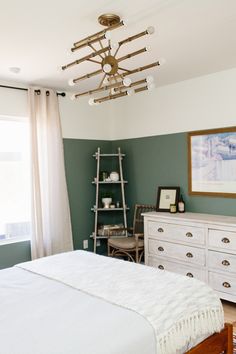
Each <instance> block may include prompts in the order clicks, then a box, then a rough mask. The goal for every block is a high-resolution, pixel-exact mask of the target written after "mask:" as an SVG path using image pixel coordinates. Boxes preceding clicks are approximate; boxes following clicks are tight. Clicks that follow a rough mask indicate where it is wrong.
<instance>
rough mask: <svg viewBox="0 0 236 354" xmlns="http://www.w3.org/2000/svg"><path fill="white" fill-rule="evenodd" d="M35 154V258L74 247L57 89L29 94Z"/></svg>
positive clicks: (33, 221)
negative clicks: (55, 90)
mask: <svg viewBox="0 0 236 354" xmlns="http://www.w3.org/2000/svg"><path fill="white" fill-rule="evenodd" d="M28 102H29V117H30V135H31V151H32V153H31V156H32V235H31V254H32V259H35V258H40V257H44V256H49V255H53V254H56V253H61V252H66V251H71V250H72V249H73V241H72V231H71V220H70V210H69V200H68V193H67V185H66V177H65V166H64V153H63V141H62V132H61V123H60V115H59V106H58V98H57V94H56V92H54V91H53V90H49V89H42V88H40V94H38V93H36V92H35V88H30V89H29V93H28Z"/></svg>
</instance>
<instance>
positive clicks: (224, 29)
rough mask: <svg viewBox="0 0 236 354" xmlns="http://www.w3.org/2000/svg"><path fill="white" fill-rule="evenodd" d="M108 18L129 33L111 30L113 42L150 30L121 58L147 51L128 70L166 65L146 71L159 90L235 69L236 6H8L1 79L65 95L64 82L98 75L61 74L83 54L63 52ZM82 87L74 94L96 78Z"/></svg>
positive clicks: (150, 0) (211, 1) (207, 1)
mask: <svg viewBox="0 0 236 354" xmlns="http://www.w3.org/2000/svg"><path fill="white" fill-rule="evenodd" d="M106 12H112V13H116V14H118V15H120V16H121V18H125V19H127V20H128V26H127V27H125V28H124V27H122V28H120V29H117V30H115V31H113V34H114V37H115V38H117V39H124V38H126V37H128V36H129V35H132V34H136V33H138V32H141V31H143V30H144V29H146V28H147V27H148V26H150V25H153V26H154V27H155V29H156V32H155V34H154V35H152V36H148V37H144V38H142V39H139V40H137V41H135V42H133V43H132V44H131V45H129V44H127V45H125V46H124V53H129V52H130V51H133V50H137V49H140V48H143V47H144V46H145V45H150V46H151V48H152V51H151V52H150V53H149V54H148V53H144V54H142V55H141V56H139V57H135V58H132V59H130V60H127V61H125V62H124V63H125V66H126V67H127V68H130V69H131V68H136V67H138V66H140V65H146V64H148V63H151V62H153V61H155V60H157V59H159V58H165V60H166V64H165V65H164V66H163V67H161V68H156V69H154V70H152V69H151V70H150V71H148V73H151V72H154V71H155V78H156V84H157V86H159V85H165V84H169V83H173V82H177V81H182V80H185V79H189V78H192V77H196V76H201V75H205V74H208V73H212V72H217V71H220V70H224V69H229V68H232V67H236V0H129V1H127V0H119V1H118V0H97V1H95V0H90V1H89V0H67V1H62V0H61V1H58V0H57V1H56V0H40V1H32V0H21V1H15V0H8V1H4V2H2V4H1V13H0V45H1V55H0V80H2V81H3V80H4V81H14V82H21V83H25V84H26V85H28V84H34V85H40V86H46V87H54V88H56V89H63V90H68V89H69V86H68V84H67V81H68V79H69V78H75V77H78V76H81V75H84V74H86V73H88V72H90V71H93V70H94V68H96V69H97V67H96V64H92V63H87V62H86V63H82V64H80V65H78V66H76V67H75V68H73V69H68V70H66V71H64V72H62V71H60V70H58V68H59V67H60V66H61V65H63V64H66V63H68V62H70V61H73V60H75V59H78V58H79V57H81V56H83V55H84V53H85V52H84V51H82V50H81V52H80V51H77V53H76V55H75V54H73V55H72V57H69V56H68V53H67V52H68V49H69V48H70V47H71V45H72V44H73V43H74V42H76V41H78V40H79V39H82V38H83V37H86V36H88V35H90V34H92V33H94V32H97V31H99V30H101V29H102V27H101V26H100V25H99V24H98V23H97V17H98V16H99V15H100V14H102V13H106ZM122 64H123V63H122ZM94 65H95V67H94ZM123 66H124V65H123ZM9 67H20V68H21V72H20V73H19V74H14V73H11V72H10V71H9ZM146 75H147V72H146V73H142V74H139V77H140V78H141V77H145V76H146ZM86 81H87V82H86ZM86 81H82V82H81V84H80V87H77V88H76V89H75V88H73V90H74V91H83V89H84V88H87V87H88V85H89V87H91V86H95V83H99V81H100V77H95V78H93V79H89V80H86Z"/></svg>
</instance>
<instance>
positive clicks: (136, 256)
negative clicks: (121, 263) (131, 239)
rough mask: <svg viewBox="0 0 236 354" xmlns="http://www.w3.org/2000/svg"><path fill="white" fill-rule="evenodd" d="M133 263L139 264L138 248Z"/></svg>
mask: <svg viewBox="0 0 236 354" xmlns="http://www.w3.org/2000/svg"><path fill="white" fill-rule="evenodd" d="M135 263H139V252H138V247H136V251H135Z"/></svg>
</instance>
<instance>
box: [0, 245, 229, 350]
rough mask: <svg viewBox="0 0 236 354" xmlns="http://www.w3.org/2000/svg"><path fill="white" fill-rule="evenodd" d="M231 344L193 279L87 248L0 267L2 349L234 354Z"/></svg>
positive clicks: (206, 291)
mask: <svg viewBox="0 0 236 354" xmlns="http://www.w3.org/2000/svg"><path fill="white" fill-rule="evenodd" d="M214 333H215V334H214ZM231 342H232V328H231V327H230V326H229V325H226V326H225V327H224V319H223V310H222V305H221V303H220V300H219V299H218V298H217V296H216V295H215V293H214V292H213V290H211V289H210V288H209V287H208V286H207V285H205V284H204V283H202V282H200V281H198V280H195V279H191V278H188V277H183V276H181V275H178V274H174V273H169V272H165V271H164V272H163V271H159V270H157V269H154V268H152V267H147V266H144V265H140V264H134V263H130V262H124V261H121V260H118V259H112V258H108V257H104V256H98V255H96V254H93V253H90V252H86V251H73V252H67V253H64V254H59V255H55V256H51V257H46V258H41V259H39V260H35V261H32V262H26V263H21V264H18V265H17V266H14V267H12V268H9V269H5V270H2V271H0V354H174V353H178V354H182V353H189V354H200V353H201V354H203V353H204V354H205V353H207V354H220V353H221V352H223V351H224V352H225V353H227V354H231V353H232V343H231Z"/></svg>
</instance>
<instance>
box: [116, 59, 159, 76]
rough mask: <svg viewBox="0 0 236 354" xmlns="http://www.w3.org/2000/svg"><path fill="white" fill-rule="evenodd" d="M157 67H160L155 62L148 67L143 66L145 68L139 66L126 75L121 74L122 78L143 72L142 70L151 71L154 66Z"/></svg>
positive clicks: (157, 62)
mask: <svg viewBox="0 0 236 354" xmlns="http://www.w3.org/2000/svg"><path fill="white" fill-rule="evenodd" d="M159 65H160V63H159V61H156V62H154V63H152V64H148V65H145V66H140V67H139V68H137V69H133V70H130V71H129V72H128V73H123V76H127V75H132V74H135V73H138V72H141V71H144V70H148V69H151V68H153V67H154V66H159Z"/></svg>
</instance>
